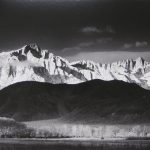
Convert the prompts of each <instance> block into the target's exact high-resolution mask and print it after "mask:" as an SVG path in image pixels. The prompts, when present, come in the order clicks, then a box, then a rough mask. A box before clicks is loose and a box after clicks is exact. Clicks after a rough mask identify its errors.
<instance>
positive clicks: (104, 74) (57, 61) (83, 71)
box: [0, 44, 150, 89]
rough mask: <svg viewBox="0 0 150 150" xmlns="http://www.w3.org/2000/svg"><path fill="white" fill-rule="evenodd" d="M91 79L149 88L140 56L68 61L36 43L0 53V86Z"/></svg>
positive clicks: (149, 70)
mask: <svg viewBox="0 0 150 150" xmlns="http://www.w3.org/2000/svg"><path fill="white" fill-rule="evenodd" d="M93 79H101V80H106V81H110V80H122V81H125V82H129V83H136V84H138V85H140V86H141V87H144V88H146V89H149V88H150V62H147V61H145V60H144V59H142V58H140V57H139V58H137V59H136V60H131V59H130V60H122V61H118V62H114V63H111V64H101V63H94V62H92V61H84V60H82V61H77V62H71V63H70V62H69V61H67V60H66V59H64V58H61V57H59V56H55V55H54V54H52V53H50V52H49V51H48V50H41V49H40V47H39V46H38V45H36V44H31V45H26V46H24V47H23V48H21V49H18V50H13V51H9V52H2V53H0V89H2V88H4V87H6V86H8V85H11V84H13V83H17V82H21V81H38V82H48V83H53V84H56V83H67V84H76V83H81V82H85V81H89V80H93Z"/></svg>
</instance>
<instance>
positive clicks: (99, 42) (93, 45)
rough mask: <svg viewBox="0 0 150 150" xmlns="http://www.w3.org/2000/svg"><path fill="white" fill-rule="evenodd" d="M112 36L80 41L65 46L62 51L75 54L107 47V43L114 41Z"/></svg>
mask: <svg viewBox="0 0 150 150" xmlns="http://www.w3.org/2000/svg"><path fill="white" fill-rule="evenodd" d="M112 40H113V39H112V38H108V37H106V38H98V39H95V40H93V41H87V42H80V43H78V44H77V45H75V46H73V47H67V48H63V49H62V50H61V51H62V52H63V53H65V54H66V55H70V54H71V55H73V54H77V53H80V52H81V51H84V52H86V51H98V50H100V47H106V46H107V44H108V43H109V42H110V43H111V42H112Z"/></svg>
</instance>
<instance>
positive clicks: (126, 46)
mask: <svg viewBox="0 0 150 150" xmlns="http://www.w3.org/2000/svg"><path fill="white" fill-rule="evenodd" d="M148 46H149V44H148V42H147V41H136V42H135V43H125V44H124V45H123V48H124V49H130V48H146V47H148Z"/></svg>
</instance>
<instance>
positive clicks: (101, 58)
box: [66, 51, 150, 63]
mask: <svg viewBox="0 0 150 150" xmlns="http://www.w3.org/2000/svg"><path fill="white" fill-rule="evenodd" d="M138 57H143V58H144V59H146V60H150V52H128V51H111V52H110V51H109V52H81V53H78V54H77V55H74V56H67V57H66V58H67V59H68V60H69V61H70V62H72V61H77V60H92V61H94V62H98V63H111V62H115V61H119V60H126V59H136V58H138Z"/></svg>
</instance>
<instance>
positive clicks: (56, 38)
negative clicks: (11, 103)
mask: <svg viewBox="0 0 150 150" xmlns="http://www.w3.org/2000/svg"><path fill="white" fill-rule="evenodd" d="M34 42H36V43H38V44H39V45H40V47H41V48H43V49H49V50H51V51H52V52H54V53H55V54H57V55H61V56H65V57H67V58H72V60H73V59H74V58H76V59H78V58H77V57H78V56H79V55H80V57H81V54H82V55H84V56H85V54H88V55H89V56H92V57H93V60H96V61H98V59H94V57H95V54H96V55H98V53H99V54H101V53H104V52H105V53H107V55H108V54H111V56H112V52H115V53H116V55H117V54H120V52H123V53H125V52H126V53H129V52H130V53H131V52H132V53H134V54H135V53H136V56H137V55H139V54H140V55H141V54H142V56H143V54H144V56H145V52H146V56H147V54H148V53H149V49H150V1H149V0H0V49H1V50H8V49H16V48H20V47H22V46H23V45H25V44H29V43H34ZM109 52H110V53H109ZM120 55H124V54H120ZM147 57H148V56H147ZM83 58H84V57H83Z"/></svg>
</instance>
